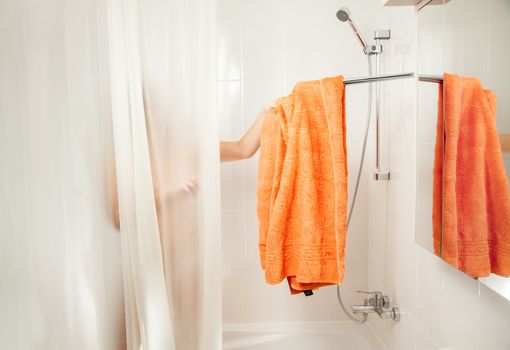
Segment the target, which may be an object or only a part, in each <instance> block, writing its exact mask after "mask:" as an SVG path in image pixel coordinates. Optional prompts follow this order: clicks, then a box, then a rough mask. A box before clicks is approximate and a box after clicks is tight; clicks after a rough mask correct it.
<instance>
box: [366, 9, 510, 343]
mask: <svg viewBox="0 0 510 350" xmlns="http://www.w3.org/2000/svg"><path fill="white" fill-rule="evenodd" d="M454 2H460V3H465V4H466V5H467V6H468V7H469V6H476V4H475V3H478V5H479V4H486V3H488V2H483V1H482V2H480V1H469V2H468V1H458V0H454V1H452V2H450V3H451V4H453V3H454ZM491 3H492V4H494V5H501V6H499V7H498V8H499V11H501V10H502V8H503V6H502V5H505V6H506V5H508V1H505V0H503V1H491ZM389 23H390V27H391V29H392V30H393V33H394V34H396V35H395V36H394V38H393V40H392V41H391V42H390V45H389V46H388V47H387V50H386V55H387V56H386V59H385V66H386V69H387V70H388V71H389V70H392V71H393V70H403V71H407V70H414V69H415V67H416V55H415V50H416V38H415V33H416V16H415V11H414V9H413V8H411V7H409V8H397V9H391V11H390V14H389ZM470 25H473V26H474V27H476V28H479V29H480V28H482V29H483V28H485V27H484V25H480V24H479V23H474V24H470ZM486 25H487V26H489V23H487V22H486ZM495 25H498V22H497V21H495V20H494V19H492V20H491V22H490V27H491V28H492V27H493V26H495ZM468 27H469V26H468ZM503 29H504V28H501V29H497V30H495V32H494V34H495V36H494V37H491V39H490V40H493V39H492V38H494V39H495V38H497V37H500V36H501V35H505V34H504V33H508V31H504V30H503ZM485 33H486V34H487V32H485ZM498 40H499V39H498ZM483 43H485V40H483V41H480V40H473V41H472V42H471V43H469V45H468V44H467V43H466V46H465V52H466V54H468V55H471V56H473V57H472V58H473V59H474V60H475V61H476V60H481V59H483V57H487V54H486V52H485V51H484V50H485V47H484V45H483ZM480 45H481V47H480ZM458 57H459V58H462V57H463V55H459V56H458ZM464 57H465V56H464ZM493 59H495V58H494V57H493ZM467 73H468V72H466V73H465V74H467ZM389 84H390V83H387V85H389ZM391 84H394V85H393V86H394V88H392V89H386V90H385V99H384V103H385V107H384V113H385V118H388V119H389V120H388V123H389V128H388V133H389V134H390V135H389V136H390V137H389V138H388V139H389V140H390V142H389V149H388V152H389V153H388V154H389V157H388V156H387V158H388V159H389V167H390V170H391V173H392V180H391V181H390V182H388V183H375V182H371V183H370V196H369V199H370V234H369V242H370V243H369V248H370V249H369V256H368V261H369V267H368V271H369V288H370V289H372V290H382V291H385V292H388V293H389V295H390V297H391V299H392V303H395V305H397V306H399V307H400V310H401V312H402V320H401V321H400V322H399V323H392V322H391V321H388V320H380V319H378V318H377V317H373V316H371V318H370V324H371V326H372V327H373V329H374V330H375V332H376V334H377V335H378V336H379V337H380V338H381V339H382V341H383V343H385V345H386V346H387V348H388V349H391V350H399V349H405V350H408V349H416V350H425V349H427V350H430V349H463V350H465V349H470V350H471V349H477V350H482V349H483V350H496V349H498V350H499V349H509V348H510V333H509V332H508V330H509V329H510V303H509V302H508V301H506V300H504V299H503V298H501V297H500V296H499V295H497V294H496V293H495V292H493V291H492V290H490V289H488V288H487V287H485V286H484V285H483V284H481V283H479V282H478V281H476V280H473V279H471V278H469V277H467V276H466V275H464V274H463V273H461V272H459V271H457V270H456V269H454V268H452V267H450V266H449V265H447V264H446V263H444V262H443V261H441V260H440V259H439V258H437V257H436V256H435V255H433V254H432V253H431V252H429V251H428V250H426V249H424V248H422V247H421V246H420V245H418V244H417V243H415V226H414V219H415V215H416V214H415V197H416V189H415V187H416V186H415V179H416V171H417V170H416V166H415V160H416V159H415V158H416V145H417V133H416V120H417V119H416V118H417V113H416V99H417V97H416V84H417V83H416V81H411V80H408V81H400V82H393V83H391ZM499 101H501V99H499ZM505 104H506V101H505V100H503V101H502V105H503V106H504V105H505ZM502 108H504V107H502ZM498 112H499V110H498ZM418 125H419V127H421V126H420V125H422V124H420V123H419V124H418ZM418 224H419V222H418Z"/></svg>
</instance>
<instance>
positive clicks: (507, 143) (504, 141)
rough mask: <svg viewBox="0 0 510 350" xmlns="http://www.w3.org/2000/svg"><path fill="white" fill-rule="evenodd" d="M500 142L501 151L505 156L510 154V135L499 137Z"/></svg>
mask: <svg viewBox="0 0 510 350" xmlns="http://www.w3.org/2000/svg"><path fill="white" fill-rule="evenodd" d="M499 140H500V142H501V150H502V151H503V154H505V153H506V154H510V134H501V135H499Z"/></svg>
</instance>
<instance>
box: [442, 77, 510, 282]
mask: <svg viewBox="0 0 510 350" xmlns="http://www.w3.org/2000/svg"><path fill="white" fill-rule="evenodd" d="M443 93H444V95H443ZM495 118H496V96H495V94H494V93H493V92H492V91H489V90H484V89H483V88H482V86H481V84H480V81H479V80H478V79H476V78H464V77H459V76H457V75H453V74H445V76H444V86H441V87H440V90H439V113H438V127H437V131H438V132H437V135H436V154H435V161H434V195H433V221H434V250H435V252H436V254H438V255H441V257H442V258H443V259H444V260H445V261H447V262H448V263H449V264H451V265H453V266H455V267H457V268H458V269H460V270H461V271H464V272H465V273H467V274H469V275H470V276H473V277H483V276H487V275H488V274H489V273H491V272H492V273H495V274H498V275H501V276H510V192H509V188H508V180H507V177H506V174H505V167H504V163H503V158H502V153H501V146H500V141H499V135H498V133H497V130H496V120H495ZM443 125H444V132H443ZM441 185H442V186H441ZM441 199H442V201H441ZM441 219H442V222H441Z"/></svg>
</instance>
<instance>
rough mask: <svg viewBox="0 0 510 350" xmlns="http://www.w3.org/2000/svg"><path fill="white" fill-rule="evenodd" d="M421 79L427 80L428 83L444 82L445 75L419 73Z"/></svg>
mask: <svg viewBox="0 0 510 350" xmlns="http://www.w3.org/2000/svg"><path fill="white" fill-rule="evenodd" d="M418 80H419V81H426V82H428V83H442V82H443V77H442V76H440V75H419V76H418Z"/></svg>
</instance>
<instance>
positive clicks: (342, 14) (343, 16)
mask: <svg viewBox="0 0 510 350" xmlns="http://www.w3.org/2000/svg"><path fill="white" fill-rule="evenodd" d="M336 17H337V18H338V20H339V21H341V22H345V21H347V20H348V19H349V17H351V11H349V9H348V8H347V7H341V8H340V10H338V12H337V13H336Z"/></svg>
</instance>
